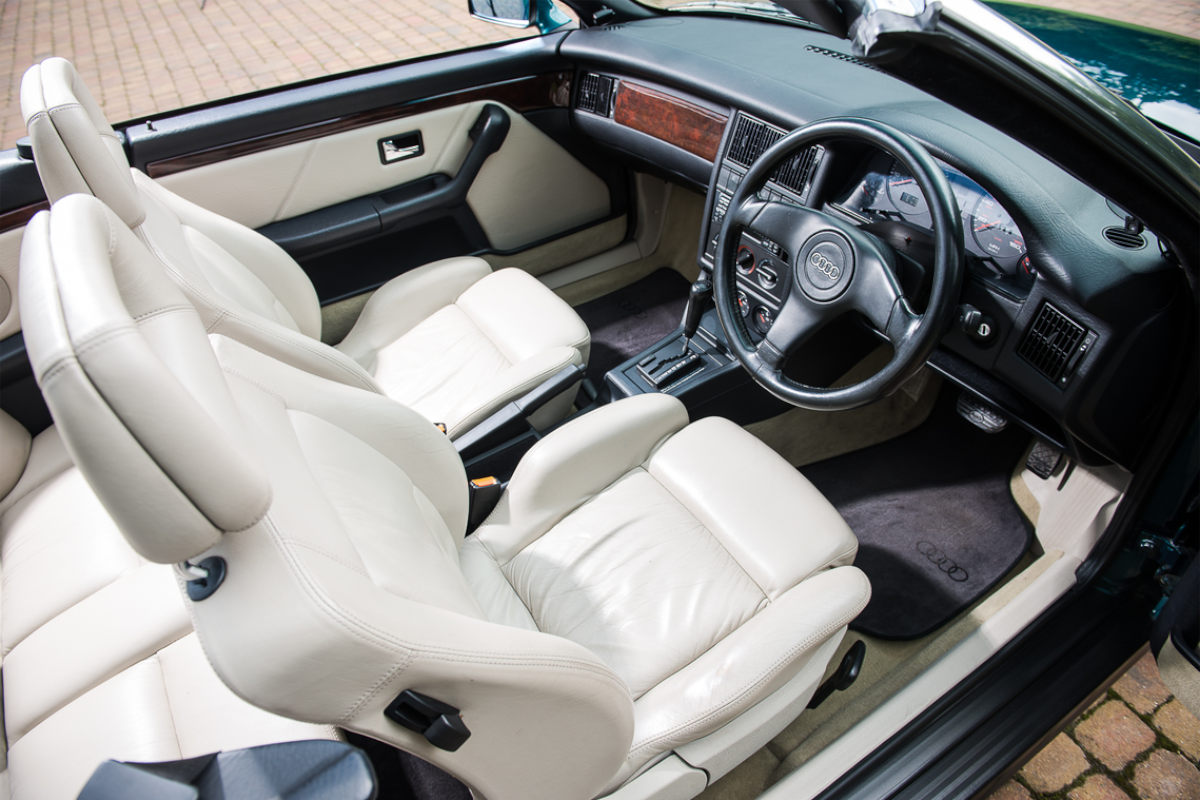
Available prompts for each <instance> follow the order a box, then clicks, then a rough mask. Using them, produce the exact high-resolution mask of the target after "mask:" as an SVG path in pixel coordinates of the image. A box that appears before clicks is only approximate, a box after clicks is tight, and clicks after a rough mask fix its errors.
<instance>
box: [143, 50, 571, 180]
mask: <svg viewBox="0 0 1200 800" xmlns="http://www.w3.org/2000/svg"><path fill="white" fill-rule="evenodd" d="M570 84H571V73H569V72H547V73H543V74H541V75H533V76H530V77H528V78H518V79H516V80H511V81H503V82H501V83H492V84H488V85H486V86H479V87H475V88H473V89H466V90H463V91H461V92H451V93H449V94H443V95H438V96H436V97H430V98H427V99H425V100H415V101H411V102H406V103H398V104H395V105H390V106H384V107H382V108H374V109H370V110H368V111H360V112H358V113H356V114H348V115H346V116H344V117H337V118H335V119H329V120H323V121H321V122H314V123H312V124H309V125H302V126H300V127H298V128H290V129H288V130H285V131H277V132H275V133H269V134H266V135H264V136H255V137H253V138H250V139H243V140H242V141H239V142H230V143H229V144H223V145H220V146H218V147H210V148H208V149H206V150H199V151H197V152H195V153H188V154H187V155H182V156H175V157H173V158H164V159H161V160H159V161H151V162H150V163H149V164H147V165H146V172H147V174H149V176H150V177H151V178H161V177H163V176H164V175H174V174H175V173H177V172H183V171H185V170H189V169H195V168H197V167H203V166H205V165H207V164H215V163H217V162H219V161H226V160H228V159H231V158H237V157H238V156H245V155H249V154H251V153H260V152H262V151H264V150H273V149H275V148H277V147H283V146H285V145H289V144H295V143H297V142H307V141H311V140H312V139H320V138H322V137H325V136H331V135H333V134H335V133H342V132H343V131H349V130H354V129H355V128H364V127H366V126H368V125H374V124H375V123H377V122H385V121H387V120H391V119H401V118H403V117H411V116H415V115H417V114H424V113H426V112H429V111H436V110H438V109H441V108H450V107H452V106H459V105H464V104H466V103H472V102H475V101H477V100H492V101H495V102H497V103H503V104H504V105H506V106H508V107H509V108H511V109H513V110H514V111H516V112H517V113H520V114H524V113H527V112H530V111H538V110H540V109H544V108H556V107H565V106H566V105H567V104H568V101H569V98H570V96H571V91H570Z"/></svg>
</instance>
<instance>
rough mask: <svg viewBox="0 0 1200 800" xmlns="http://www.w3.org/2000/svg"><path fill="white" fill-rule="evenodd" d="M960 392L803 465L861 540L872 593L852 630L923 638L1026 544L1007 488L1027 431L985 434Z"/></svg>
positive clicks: (861, 563)
mask: <svg viewBox="0 0 1200 800" xmlns="http://www.w3.org/2000/svg"><path fill="white" fill-rule="evenodd" d="M957 398H958V392H956V391H952V390H950V389H946V390H944V391H943V392H942V396H941V397H940V398H939V399H938V402H937V405H936V406H935V408H934V410H933V412H932V413H931V414H930V416H929V419H928V420H926V421H925V423H924V424H922V425H921V426H920V427H919V428H917V429H916V430H914V431H911V432H910V433H907V434H905V435H903V436H900V437H898V438H896V439H893V440H891V441H890V442H885V443H884V444H881V445H877V446H875V447H870V448H867V449H865V450H860V451H858V452H855V453H850V454H848V455H845V456H840V457H838V458H833V459H830V460H828V461H823V462H820V463H818V464H812V465H810V466H807V467H804V468H803V470H802V472H803V473H804V475H805V476H807V477H808V479H809V480H811V481H812V482H813V484H814V485H816V487H817V488H818V489H820V490H821V492H822V493H824V495H825V496H826V497H827V498H829V501H830V502H831V503H833V504H834V506H836V507H837V509H838V511H839V512H841V515H842V516H843V517H844V518H845V520H846V522H847V523H848V524H849V525H850V528H851V529H852V530H853V531H854V533H855V535H856V536H858V542H859V550H858V558H857V559H856V560H855V565H856V566H858V567H859V568H861V569H862V570H863V571H864V572H865V573H866V574H867V577H868V578H870V579H871V590H872V595H871V602H870V603H869V604H868V605H867V607H866V610H864V611H863V613H862V614H860V615H859V617H858V619H857V620H855V621H854V623H853V624H852V625H851V626H850V627H852V628H854V629H855V630H858V631H862V632H863V633H867V634H870V635H871V636H878V637H880V638H883V639H902V640H903V639H916V638H919V637H921V636H924V635H926V634H928V633H930V632H932V631H934V630H936V629H937V628H939V627H940V626H942V625H944V624H945V623H946V622H947V621H948V620H950V619H951V618H953V617H954V616H955V615H956V614H958V613H960V612H961V611H962V610H963V609H965V608H966V607H967V606H969V605H970V604H971V603H973V602H974V601H975V600H977V599H978V598H979V597H981V596H982V595H983V594H984V593H985V592H987V591H988V589H990V588H991V587H992V586H993V585H994V584H995V583H996V581H998V580H999V579H1000V578H1001V577H1003V576H1004V574H1005V573H1007V572H1008V571H1009V570H1010V569H1012V568H1013V566H1015V565H1016V563H1017V561H1018V560H1019V559H1020V558H1021V556H1022V555H1023V554H1024V553H1025V552H1026V551H1027V550H1028V549H1029V544H1030V541H1031V539H1032V536H1033V532H1032V531H1031V530H1030V529H1029V527H1028V526H1027V525H1026V524H1025V521H1024V518H1023V517H1022V516H1021V514H1020V512H1019V511H1018V510H1017V507H1016V504H1015V503H1014V502H1013V500H1012V496H1011V494H1010V492H1009V477H1010V476H1011V474H1012V469H1013V467H1014V466H1015V465H1016V462H1017V459H1019V458H1020V457H1021V454H1022V453H1023V452H1024V449H1025V446H1026V445H1027V444H1028V442H1029V434H1028V433H1026V432H1025V431H1023V430H1022V429H1020V428H1018V427H1017V426H1016V425H1012V424H1010V425H1009V427H1008V429H1006V430H1004V431H1003V432H1001V433H998V434H987V433H984V432H983V431H981V430H979V429H978V428H976V427H975V426H974V425H971V424H970V423H969V422H967V421H966V420H964V419H963V418H962V417H960V416H959V415H958V414H957V413H956V412H955V402H956V400H957Z"/></svg>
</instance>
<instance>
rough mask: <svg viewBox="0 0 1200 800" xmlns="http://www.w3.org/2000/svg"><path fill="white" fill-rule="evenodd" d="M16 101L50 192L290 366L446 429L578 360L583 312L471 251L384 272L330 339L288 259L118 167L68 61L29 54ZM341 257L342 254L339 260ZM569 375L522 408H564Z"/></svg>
mask: <svg viewBox="0 0 1200 800" xmlns="http://www.w3.org/2000/svg"><path fill="white" fill-rule="evenodd" d="M21 111H22V113H23V115H24V117H25V124H26V126H27V127H28V129H29V135H30V138H31V139H32V141H33V151H34V158H35V161H36V163H37V168H38V173H39V174H40V176H41V179H42V185H43V186H44V187H45V189H46V195H47V197H49V198H50V201H51V202H52V203H53V202H56V201H58V200H59V199H60V198H62V197H64V196H66V195H68V194H71V193H75V192H80V193H83V194H92V195H95V196H96V197H98V198H99V199H100V200H102V201H103V202H104V203H105V205H107V206H108V207H109V208H111V209H112V210H113V211H114V212H116V214H117V215H118V216H119V217H120V218H121V220H122V221H123V222H124V223H125V224H126V225H128V226H129V227H130V228H131V229H132V230H133V231H134V233H135V234H137V236H138V238H140V239H141V240H142V241H143V243H145V244H146V245H147V247H148V248H149V249H150V251H151V252H152V253H153V254H154V255H155V256H156V257H157V258H158V260H159V261H160V262H161V263H162V264H163V265H164V266H165V267H166V269H167V271H168V272H169V273H170V275H171V277H172V278H173V279H174V280H175V282H176V283H177V284H179V286H180V287H181V288H182V289H183V290H184V293H185V295H186V296H187V298H188V300H189V301H190V302H191V303H192V304H193V305H194V306H195V307H196V308H197V310H199V312H200V316H201V320H202V321H203V323H204V325H205V326H206V328H207V329H208V332H209V333H210V334H223V335H226V336H229V337H230V338H232V339H236V340H238V341H240V342H242V343H243V344H246V345H248V346H250V347H252V348H254V349H255V350H258V351H259V352H262V353H265V354H267V355H270V356H272V357H274V358H276V359H278V360H280V361H283V362H285V363H287V364H291V365H292V366H294V367H298V368H299V369H302V370H304V371H306V372H309V373H312V374H314V375H319V376H321V377H325V378H329V379H332V380H336V381H339V382H341V383H346V384H349V385H351V386H356V387H359V388H364V389H368V390H370V391H373V392H379V393H381V394H385V395H387V396H388V397H391V398H392V399H394V400H397V401H399V402H400V403H402V404H403V405H405V406H408V407H409V408H411V409H413V410H415V411H417V412H419V413H421V414H422V415H424V416H425V417H426V418H428V419H430V420H432V421H434V422H441V423H444V424H445V425H446V428H447V433H448V434H449V435H450V438H451V439H454V438H457V437H458V436H459V435H461V434H462V433H465V432H466V431H467V430H469V429H470V428H472V427H473V426H475V425H476V424H478V423H479V422H480V421H482V420H483V419H485V418H487V417H488V416H490V415H491V414H492V413H493V412H495V411H497V410H499V409H500V408H501V407H502V406H504V405H506V404H507V403H509V402H511V401H512V400H515V399H517V398H519V397H521V396H522V395H525V394H527V393H528V392H530V391H532V390H533V389H535V388H537V387H538V386H540V385H541V384H543V383H545V382H546V381H548V380H549V379H550V378H552V377H554V376H555V375H557V374H558V373H559V372H561V371H562V370H563V369H566V368H568V367H570V366H571V365H575V366H577V367H580V368H582V367H584V366H585V365H586V364H587V359H588V354H589V349H590V344H591V338H590V335H589V333H588V329H587V326H586V325H585V324H584V323H583V320H581V319H580V318H579V316H578V315H577V314H576V313H575V312H574V310H572V309H571V307H570V306H569V305H567V303H566V302H564V301H563V300H562V299H561V298H559V297H558V296H557V295H555V294H554V293H553V292H552V291H550V290H549V289H548V288H546V287H545V286H544V285H542V284H541V283H540V282H539V281H538V280H537V279H536V278H534V277H532V276H531V275H529V274H528V273H526V272H523V271H521V270H517V269H503V270H500V271H498V272H492V269H491V267H490V266H489V265H488V263H487V262H486V261H484V260H483V259H480V258H451V259H445V260H443V261H437V262H434V263H432V264H427V265H425V266H423V267H419V268H417V269H415V270H412V271H410V272H407V273H404V274H403V275H400V276H399V277H396V278H394V279H392V280H391V281H389V282H388V283H386V284H384V285H383V286H382V287H381V288H380V289H379V290H378V291H377V292H376V293H375V294H374V295H373V296H372V297H371V298H370V300H369V301H368V302H367V304H366V306H365V307H364V309H363V311H362V315H361V316H360V318H359V320H358V322H357V324H356V325H355V326H354V328H353V329H352V330H351V331H350V333H349V334H348V335H347V336H346V338H345V340H343V341H342V342H341V344H339V345H338V346H337V347H336V348H335V347H330V346H329V345H326V344H323V343H322V342H321V340H320V339H321V309H320V304H319V303H318V300H317V294H316V291H315V290H314V289H313V285H312V282H311V281H310V280H309V278H308V276H307V275H306V274H305V272H304V270H303V269H302V268H301V267H300V265H299V264H297V263H296V262H295V260H294V259H292V257H291V256H289V255H288V254H287V253H286V252H284V250H283V249H282V248H280V247H279V246H278V245H276V244H275V243H274V242H272V241H271V240H270V239H268V238H267V237H265V236H263V235H262V234H260V233H257V232H255V231H253V230H251V229H250V228H247V227H245V226H244V225H240V224H238V223H236V222H234V221H232V220H230V219H226V218H225V217H222V216H220V215H219V214H214V213H213V212H211V211H208V210H206V209H204V208H201V207H200V206H198V205H195V204H194V203H191V202H188V201H187V200H185V199H183V198H182V197H180V196H178V195H176V194H174V193H173V192H171V191H169V190H168V189H166V188H164V187H162V186H160V185H159V184H157V183H155V182H154V181H153V180H152V179H151V178H149V177H148V176H146V175H145V173H143V172H141V171H140V170H136V169H130V166H129V160H128V159H127V157H126V155H125V150H124V147H123V145H122V143H121V141H120V139H119V138H118V137H117V135H116V133H115V132H114V131H113V129H112V127H111V126H110V125H109V124H108V121H107V120H106V119H105V118H104V115H103V112H101V110H100V107H99V105H98V104H97V103H96V101H95V99H94V98H93V97H92V94H91V92H89V91H88V88H87V86H85V85H84V83H83V80H82V79H81V78H80V77H79V73H77V72H76V71H75V68H74V67H73V66H72V65H71V63H70V62H69V61H66V60H65V59H62V58H50V59H47V60H45V61H43V62H42V63H41V64H35V65H34V66H32V67H30V68H29V70H28V71H27V72H26V73H25V77H24V79H23V80H22V82H21ZM346 268H347V269H353V264H347V265H346ZM577 388H578V382H576V383H574V384H573V385H572V386H571V387H570V388H569V389H568V390H567V391H565V392H563V393H562V394H560V395H559V396H558V397H556V398H555V399H553V400H551V401H550V402H549V403H548V404H546V405H545V406H543V407H542V408H541V409H539V410H538V411H537V413H536V414H534V415H533V417H532V418H531V422H532V423H533V424H534V426H535V427H537V428H539V429H541V428H545V427H548V426H550V425H552V424H554V423H555V422H557V421H559V420H560V419H562V418H563V417H565V416H566V415H567V413H569V411H570V409H571V404H572V402H573V401H574V398H575V392H576V389H577Z"/></svg>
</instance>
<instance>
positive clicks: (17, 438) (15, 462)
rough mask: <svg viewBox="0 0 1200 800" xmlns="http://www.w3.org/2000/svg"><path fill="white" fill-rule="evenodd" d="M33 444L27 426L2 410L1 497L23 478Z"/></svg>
mask: <svg viewBox="0 0 1200 800" xmlns="http://www.w3.org/2000/svg"><path fill="white" fill-rule="evenodd" d="M32 446H33V437H32V436H30V435H29V431H27V430H25V426H24V425H22V424H21V423H19V422H17V421H16V420H15V419H13V418H12V417H10V416H9V415H8V414H5V413H4V412H3V411H0V499H2V498H4V496H5V495H7V494H8V493H9V492H10V491H12V488H13V487H14V486H16V485H17V481H19V480H20V479H21V473H22V472H24V471H25V464H26V462H27V461H28V460H29V451H30V448H31V447H32Z"/></svg>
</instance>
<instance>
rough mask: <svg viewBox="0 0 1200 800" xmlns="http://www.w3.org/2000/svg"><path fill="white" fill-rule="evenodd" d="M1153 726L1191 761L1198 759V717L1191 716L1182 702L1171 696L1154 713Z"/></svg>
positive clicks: (1199, 732) (1199, 735) (1199, 734)
mask: <svg viewBox="0 0 1200 800" xmlns="http://www.w3.org/2000/svg"><path fill="white" fill-rule="evenodd" d="M1154 727H1156V728H1158V729H1159V731H1161V732H1162V735H1163V736H1166V737H1167V738H1168V739H1170V740H1171V741H1172V742H1174V743H1175V744H1176V745H1177V746H1178V747H1179V749H1180V750H1182V751H1183V752H1184V754H1185V755H1186V756H1187V757H1188V758H1190V759H1191V760H1192V761H1200V719H1196V718H1195V717H1194V716H1192V712H1190V711H1188V710H1187V708H1185V707H1184V705H1183V703H1181V702H1179V701H1178V700H1175V699H1174V698H1172V700H1171V702H1169V703H1167V704H1166V705H1165V706H1163V707H1162V708H1160V709H1159V710H1158V713H1157V714H1155V715H1154Z"/></svg>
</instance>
